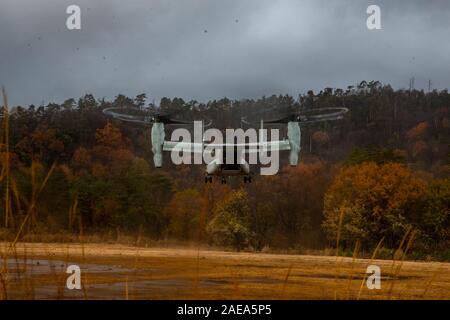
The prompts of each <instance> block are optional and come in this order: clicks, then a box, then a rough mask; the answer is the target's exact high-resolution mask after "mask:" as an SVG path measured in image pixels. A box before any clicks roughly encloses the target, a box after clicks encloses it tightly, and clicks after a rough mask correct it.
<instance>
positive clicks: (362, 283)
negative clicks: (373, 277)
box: [356, 237, 384, 300]
mask: <svg viewBox="0 0 450 320" xmlns="http://www.w3.org/2000/svg"><path fill="white" fill-rule="evenodd" d="M383 241H384V237H383V238H381V240H380V241H379V242H378V244H377V246H376V247H375V250H373V252H372V256H371V257H370V261H369V264H367V266H366V269H367V267H368V266H370V265H371V264H372V262H373V260H375V258H376V257H377V253H378V250H380V248H381V244H382V243H383ZM366 279H367V273H364V277H363V279H362V281H361V285H360V286H359V291H358V296H357V297H356V300H359V299H360V297H361V292H362V289H363V288H364V284H365V282H366Z"/></svg>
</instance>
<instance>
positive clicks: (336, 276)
mask: <svg viewBox="0 0 450 320" xmlns="http://www.w3.org/2000/svg"><path fill="white" fill-rule="evenodd" d="M340 211H341V212H340V214H339V225H338V230H337V235H336V262H335V263H336V272H335V276H334V300H337V288H338V278H339V275H340V269H341V262H342V260H341V261H340V262H339V263H338V258H339V243H340V242H341V231H342V222H343V221H344V213H345V211H344V209H343V208H341V209H340Z"/></svg>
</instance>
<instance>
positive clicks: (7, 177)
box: [0, 88, 12, 228]
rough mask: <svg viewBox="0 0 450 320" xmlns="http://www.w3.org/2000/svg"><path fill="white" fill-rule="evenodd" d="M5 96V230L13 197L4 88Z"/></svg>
mask: <svg viewBox="0 0 450 320" xmlns="http://www.w3.org/2000/svg"><path fill="white" fill-rule="evenodd" d="M2 95H3V132H2V133H3V134H2V140H1V141H0V142H1V143H2V145H3V146H4V149H5V152H4V156H3V159H2V177H3V178H4V179H5V200H4V201H5V203H4V205H5V208H4V210H5V228H8V227H9V222H10V221H9V220H10V215H11V214H12V213H11V202H10V199H11V195H10V156H9V107H8V97H7V95H6V92H5V88H2Z"/></svg>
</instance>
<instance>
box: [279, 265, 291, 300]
mask: <svg viewBox="0 0 450 320" xmlns="http://www.w3.org/2000/svg"><path fill="white" fill-rule="evenodd" d="M291 271H292V264H291V265H289V268H288V271H287V273H286V277H284V281H283V287H282V289H281V294H282V296H284V295H285V294H286V287H287V284H288V281H289V277H290V276H291Z"/></svg>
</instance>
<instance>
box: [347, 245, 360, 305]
mask: <svg viewBox="0 0 450 320" xmlns="http://www.w3.org/2000/svg"><path fill="white" fill-rule="evenodd" d="M360 246H361V242H360V241H359V240H356V243H355V248H354V249H353V255H352V265H351V267H350V272H349V276H348V282H347V300H348V299H350V296H351V292H350V291H351V285H352V281H353V270H354V268H355V262H356V259H357V258H358V253H359V249H360Z"/></svg>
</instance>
